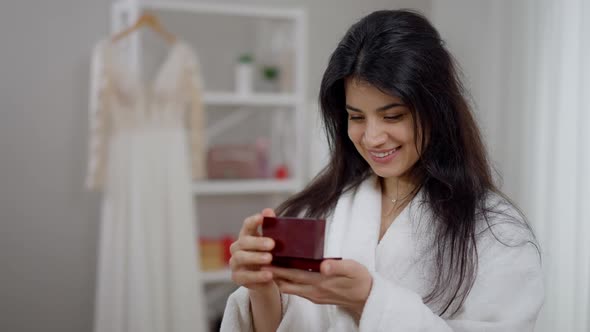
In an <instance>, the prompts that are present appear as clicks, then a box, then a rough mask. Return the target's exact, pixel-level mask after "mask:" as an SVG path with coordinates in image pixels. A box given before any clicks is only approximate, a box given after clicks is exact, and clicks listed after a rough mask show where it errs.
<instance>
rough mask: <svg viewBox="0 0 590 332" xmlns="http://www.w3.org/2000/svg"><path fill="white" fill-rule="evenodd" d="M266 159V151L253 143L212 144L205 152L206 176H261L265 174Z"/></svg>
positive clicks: (219, 177) (226, 177)
mask: <svg viewBox="0 0 590 332" xmlns="http://www.w3.org/2000/svg"><path fill="white" fill-rule="evenodd" d="M266 160H267V154H266V151H261V150H260V149H259V148H257V147H256V145H254V144H252V145H248V144H239V145H238V144H236V145H219V146H214V147H212V148H210V149H209V152H208V154H207V176H208V178H209V179H254V178H263V177H266V176H267V175H266V174H265V173H266V172H265V170H264V166H265V165H266V162H267V161H266Z"/></svg>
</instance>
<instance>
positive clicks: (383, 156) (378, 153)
mask: <svg viewBox="0 0 590 332" xmlns="http://www.w3.org/2000/svg"><path fill="white" fill-rule="evenodd" d="M395 151H397V148H395V149H393V150H390V151H387V152H371V154H372V155H374V156H375V157H377V158H385V157H387V156H389V155H390V154H392V153H394V152H395Z"/></svg>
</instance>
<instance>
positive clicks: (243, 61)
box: [235, 53, 254, 95]
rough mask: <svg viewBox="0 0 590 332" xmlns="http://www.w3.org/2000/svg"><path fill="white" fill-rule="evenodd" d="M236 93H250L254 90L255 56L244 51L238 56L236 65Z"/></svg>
mask: <svg viewBox="0 0 590 332" xmlns="http://www.w3.org/2000/svg"><path fill="white" fill-rule="evenodd" d="M235 75H236V77H235V80H236V93H237V94H238V95H249V94H251V93H252V91H253V88H252V86H253V78H254V64H253V57H252V55H251V54H249V53H244V54H242V55H241V56H240V57H239V58H238V64H237V65H236V74H235Z"/></svg>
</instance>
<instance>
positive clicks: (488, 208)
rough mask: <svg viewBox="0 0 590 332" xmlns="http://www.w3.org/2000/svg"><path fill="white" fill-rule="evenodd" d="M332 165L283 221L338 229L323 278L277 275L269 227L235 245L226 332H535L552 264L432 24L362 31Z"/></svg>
mask: <svg viewBox="0 0 590 332" xmlns="http://www.w3.org/2000/svg"><path fill="white" fill-rule="evenodd" d="M320 102H321V110H322V115H323V120H324V124H325V126H326V130H327V135H328V141H329V144H330V147H331V159H330V163H329V165H328V166H327V167H326V168H325V169H324V170H323V172H321V173H320V174H319V175H318V176H317V177H316V178H315V179H314V180H313V181H312V182H311V184H309V185H308V187H307V188H306V189H304V190H303V191H302V192H301V193H299V194H297V195H295V196H294V197H292V198H290V199H289V200H288V201H286V202H285V203H284V204H282V206H280V207H279V208H278V210H277V213H278V214H279V215H286V216H302V215H303V216H306V217H312V218H327V220H328V223H327V226H326V234H327V235H326V245H325V255H326V256H327V257H338V256H342V257H343V258H344V259H343V260H341V261H337V260H327V261H325V262H323V263H322V265H321V267H320V271H321V272H320V273H314V272H307V271H301V270H292V269H284V268H277V267H273V266H269V263H270V261H271V259H272V256H271V254H270V253H269V251H270V250H271V249H272V248H273V246H274V243H273V241H272V240H271V239H268V238H264V237H261V236H259V234H258V233H257V227H258V226H259V225H260V224H261V222H262V216H263V215H266V216H272V215H274V212H273V211H272V210H270V209H265V210H264V211H263V212H262V214H258V215H255V216H252V217H249V218H247V219H246V220H245V221H244V225H243V228H242V231H241V233H240V236H239V239H238V240H237V241H236V242H235V243H234V244H233V245H232V248H231V250H232V259H231V267H232V276H233V280H234V281H235V282H236V283H237V284H239V285H241V286H243V287H241V288H240V289H238V290H237V291H236V292H235V293H234V294H232V296H231V297H230V298H229V300H228V304H227V307H226V312H225V316H224V321H223V325H222V330H224V331H234V330H243V331H245V330H253V329H254V330H256V331H275V330H279V331H327V330H329V331H355V330H361V331H389V330H396V331H503V332H506V331H532V330H533V328H534V324H535V321H536V317H537V314H538V312H539V310H540V308H541V306H542V303H543V294H544V288H543V283H542V273H541V266H540V256H539V251H538V248H537V246H536V242H535V239H534V236H533V234H532V232H531V231H530V229H529V227H528V226H527V224H526V222H525V220H524V218H523V217H522V216H521V214H520V213H519V212H518V210H517V209H516V208H515V207H514V206H513V205H512V204H511V203H510V201H509V200H508V199H507V198H505V197H504V196H503V195H502V194H501V192H500V191H499V190H498V189H497V188H496V187H495V185H494V183H493V180H492V175H491V170H490V165H489V162H488V160H487V157H486V153H485V149H484V145H483V143H482V141H481V137H480V133H479V130H478V127H477V125H476V123H475V121H474V119H473V116H472V114H471V111H470V109H469V105H468V103H467V102H466V99H465V95H464V91H463V88H462V86H461V83H460V81H459V79H458V75H457V71H456V69H455V67H454V64H453V60H452V57H451V55H450V54H449V52H448V51H447V50H446V49H445V47H444V43H443V42H442V40H441V38H440V36H439V34H438V32H437V31H436V30H435V29H434V28H433V27H432V25H431V24H430V23H429V22H428V21H427V20H426V19H425V18H424V17H422V16H421V15H419V14H416V13H413V12H409V11H378V12H374V13H372V14H370V15H368V16H367V17H365V18H363V19H362V20H360V21H359V22H358V23H356V24H354V25H353V26H352V27H351V28H350V30H349V31H348V32H347V34H346V35H345V36H344V38H343V40H342V41H341V42H340V44H339V45H338V47H337V48H336V50H335V51H334V53H333V54H332V56H331V59H330V62H329V64H328V68H327V69H326V72H325V74H324V77H323V80H322V85H321V91H320Z"/></svg>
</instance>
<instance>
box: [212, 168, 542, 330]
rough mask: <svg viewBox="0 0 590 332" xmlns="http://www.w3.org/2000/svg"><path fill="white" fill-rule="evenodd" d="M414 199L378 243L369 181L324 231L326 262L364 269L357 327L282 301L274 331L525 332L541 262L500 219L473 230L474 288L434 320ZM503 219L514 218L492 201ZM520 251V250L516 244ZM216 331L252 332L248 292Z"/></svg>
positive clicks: (338, 313)
mask: <svg viewBox="0 0 590 332" xmlns="http://www.w3.org/2000/svg"><path fill="white" fill-rule="evenodd" d="M422 197H423V196H422V193H419V194H418V195H416V197H415V198H414V199H413V200H412V202H411V203H410V204H408V206H407V207H406V208H405V209H404V210H403V211H402V213H401V214H400V215H399V216H398V217H397V218H396V220H395V221H394V222H393V223H392V224H391V226H390V227H389V229H388V230H387V232H386V233H385V234H384V236H383V238H382V239H381V241H378V238H379V227H380V222H381V191H380V189H379V187H378V185H376V181H375V178H370V179H368V180H366V181H365V182H363V183H362V184H361V185H360V186H359V188H358V189H357V190H356V191H354V192H349V193H347V194H344V195H343V196H341V198H340V199H339V200H338V203H337V206H336V208H335V210H334V213H333V214H332V215H331V216H330V217H329V218H328V223H327V226H326V234H327V235H326V236H327V238H326V242H325V248H324V253H325V256H326V257H343V258H346V259H354V260H356V261H357V262H360V263H361V264H363V265H365V266H366V267H367V268H368V270H369V271H370V272H371V274H372V276H373V285H372V288H371V291H370V294H369V297H368V299H367V302H366V304H365V308H364V310H363V313H362V316H361V319H360V322H359V324H356V323H355V322H354V320H353V319H352V317H351V316H349V315H348V314H347V313H346V312H344V311H343V310H342V309H340V308H338V307H337V306H334V305H317V304H314V303H312V302H310V301H308V300H306V299H303V298H301V297H298V296H294V295H286V294H283V295H282V301H283V318H282V320H281V323H280V326H279V328H278V331H334V332H336V331H337V332H344V331H404V332H408V331H488V332H496V331H497V332H500V331H501V332H511V331H515V332H516V331H518V332H524V331H533V329H534V325H535V321H536V319H537V314H538V312H539V310H540V309H541V306H542V304H543V298H544V287H543V278H542V271H541V260H540V258H539V254H538V250H537V249H536V247H535V246H534V245H533V244H531V243H527V241H529V240H532V238H531V235H530V232H528V230H526V228H524V227H523V226H521V225H519V224H518V223H515V222H514V221H509V220H508V219H510V218H507V217H506V216H504V217H502V216H497V217H492V218H491V219H489V224H490V225H494V226H493V227H492V228H491V230H493V232H494V233H493V234H494V235H495V236H496V237H498V238H499V239H501V240H503V242H504V243H507V244H520V245H516V246H506V245H505V244H502V243H500V242H499V241H498V240H497V239H496V237H494V235H493V234H492V233H491V232H490V228H488V227H487V225H486V224H485V223H484V222H480V224H479V225H478V233H479V235H478V236H477V246H478V255H479V261H478V264H479V266H478V271H477V277H476V281H475V284H474V285H473V288H472V289H471V292H470V293H469V295H468V297H467V299H466V300H465V302H464V304H463V305H462V307H461V308H460V310H459V312H458V313H457V314H456V315H455V316H453V317H452V318H449V317H441V316H439V315H437V314H436V313H434V312H435V311H436V310H437V308H440V305H441V303H428V304H424V301H423V300H422V299H423V297H425V296H426V295H427V294H428V293H429V291H430V290H431V287H432V281H433V280H434V277H435V275H434V273H435V272H434V268H433V265H432V262H433V250H432V249H429V248H432V247H431V244H432V232H431V231H429V229H430V228H429V225H430V224H431V222H432V221H431V218H430V217H429V211H428V208H425V206H426V205H425V204H419V203H420V202H421V201H422ZM489 203H490V204H495V203H500V204H501V205H500V206H499V208H501V209H504V210H505V213H506V214H508V215H511V216H517V214H516V212H515V210H514V209H513V208H512V207H511V206H510V205H509V204H507V203H505V202H504V201H503V200H501V199H500V198H499V197H498V196H495V195H493V196H492V197H491V198H490V201H489ZM430 215H431V214H430ZM521 243H522V244H521ZM221 331H227V332H229V331H232V332H233V331H253V327H252V317H251V313H250V306H249V297H248V290H247V289H246V288H243V287H241V288H239V289H238V290H237V291H236V292H235V293H233V294H232V295H231V296H230V298H229V299H228V302H227V306H226V309H225V313H224V318H223V323H222V327H221Z"/></svg>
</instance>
